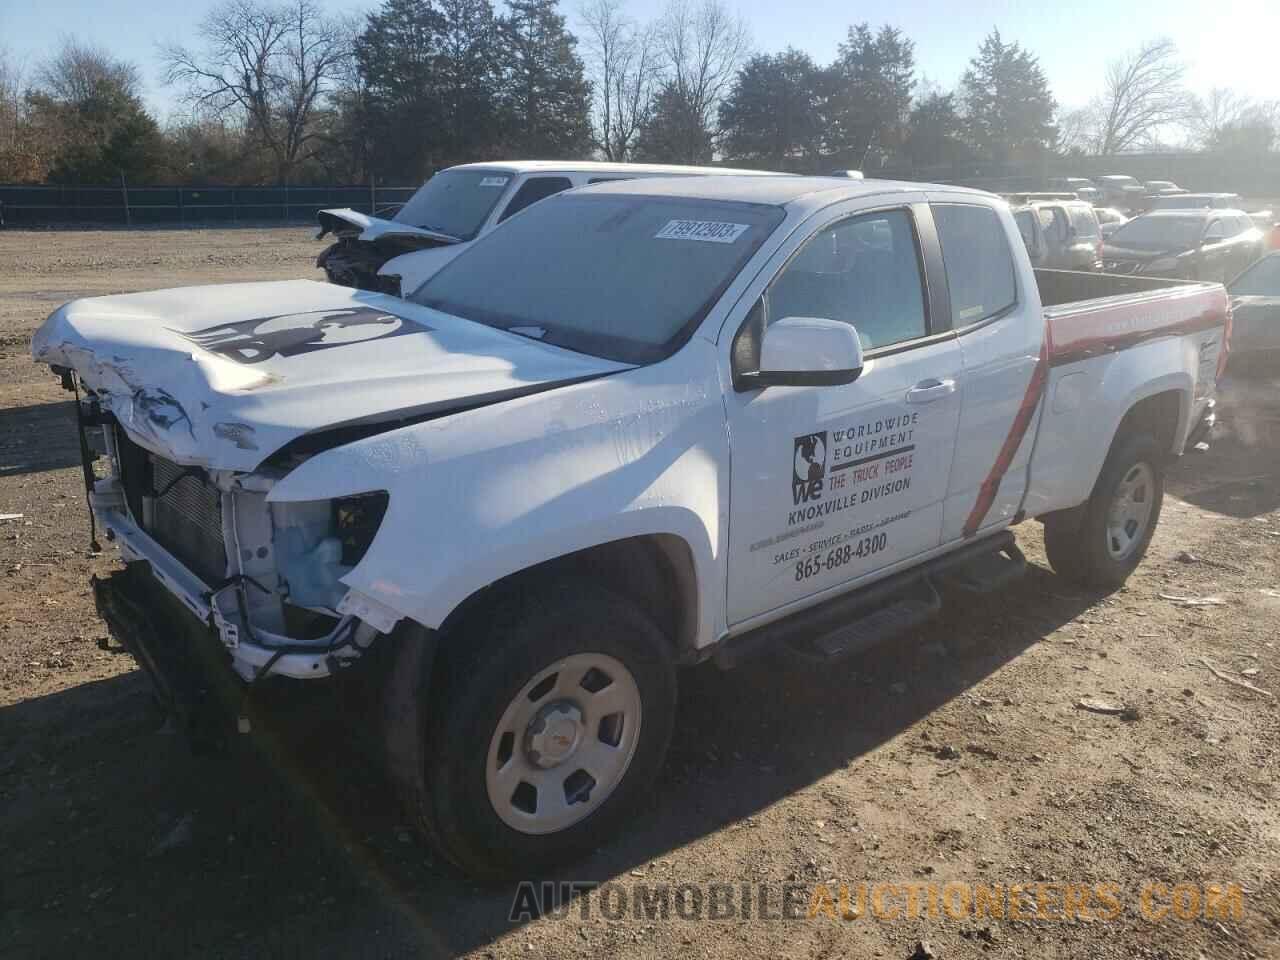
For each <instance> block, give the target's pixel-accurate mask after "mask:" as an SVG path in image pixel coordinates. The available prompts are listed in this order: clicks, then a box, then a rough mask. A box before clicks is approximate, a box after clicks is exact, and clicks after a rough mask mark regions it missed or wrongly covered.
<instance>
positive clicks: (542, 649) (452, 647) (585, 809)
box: [411, 583, 676, 878]
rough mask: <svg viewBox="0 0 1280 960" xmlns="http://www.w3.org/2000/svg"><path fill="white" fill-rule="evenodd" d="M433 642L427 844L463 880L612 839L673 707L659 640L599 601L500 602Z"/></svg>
mask: <svg viewBox="0 0 1280 960" xmlns="http://www.w3.org/2000/svg"><path fill="white" fill-rule="evenodd" d="M488 606H489V607H490V608H491V609H490V611H489V612H487V613H486V614H484V615H482V616H480V617H472V618H470V619H469V622H468V623H467V624H465V625H464V626H463V627H462V628H461V629H460V630H458V631H452V632H451V634H452V635H450V636H448V637H446V638H444V645H443V647H442V649H441V652H440V657H441V661H440V662H439V666H440V668H441V670H442V674H443V676H442V682H441V684H440V685H439V686H437V687H436V688H435V690H434V691H433V695H434V696H435V697H436V698H437V700H436V702H435V703H433V704H431V705H430V706H429V710H430V714H431V719H430V721H429V723H428V731H429V732H428V738H427V740H428V742H427V747H426V763H425V774H426V776H425V783H426V787H425V790H424V791H423V792H422V793H420V794H418V795H417V796H415V797H413V798H411V799H412V800H413V804H414V807H415V812H416V813H417V815H418V817H419V821H420V823H421V825H422V826H423V828H424V831H425V832H426V833H427V835H428V837H429V839H431V840H432V841H433V843H435V845H436V846H437V847H439V848H440V850H441V852H442V853H444V855H445V856H446V857H447V858H448V859H450V860H451V861H453V862H454V863H455V864H457V865H458V866H459V867H461V868H462V869H464V870H466V871H467V872H468V873H471V874H472V875H475V876H478V877H490V878H492V877H498V876H503V875H508V874H510V873H511V872H512V871H513V870H514V869H517V868H519V869H520V870H522V871H544V870H547V869H551V868H553V867H556V866H559V865H560V864H563V863H566V862H568V861H570V860H572V859H574V858H576V857H579V856H581V855H583V854H585V853H587V852H589V851H590V850H592V849H594V848H595V847H597V846H599V845H600V844H601V843H603V842H605V841H606V840H607V839H608V838H609V837H610V836H612V835H613V834H614V833H616V832H617V831H618V830H619V829H620V828H621V827H622V825H623V824H624V823H625V822H626V820H627V819H628V818H629V817H630V816H632V814H633V811H634V808H635V804H636V802H637V801H638V800H639V799H640V798H641V797H642V796H643V795H644V793H646V792H647V791H648V790H649V789H650V788H652V786H653V784H654V782H655V780H656V779H657V776H658V773H659V771H660V769H661V766H662V761H663V757H664V755H665V753H666V749H667V744H668V741H669V740H670V736H671V728H672V722H673V715H674V710H675V700H676V681H675V670H674V666H673V664H672V662H671V657H670V655H669V652H668V647H667V641H666V639H665V638H664V637H663V636H662V635H661V633H660V632H659V631H658V629H657V628H656V627H655V626H654V625H653V624H652V622H650V621H649V620H648V618H647V617H645V616H644V615H643V614H642V613H641V612H640V611H639V610H637V609H636V608H635V607H634V606H633V605H632V604H630V603H628V602H627V601H625V600H623V599H621V598H619V597H616V596H614V595H612V594H609V593H604V592H601V591H591V592H588V591H585V590H577V591H573V590H571V589H570V588H569V587H568V585H564V584H558V583H543V584H541V585H539V586H538V588H537V589H536V590H532V589H523V590H520V591H510V592H506V593H504V594H502V595H500V596H498V597H495V600H494V601H493V602H492V603H491V604H490V605H488Z"/></svg>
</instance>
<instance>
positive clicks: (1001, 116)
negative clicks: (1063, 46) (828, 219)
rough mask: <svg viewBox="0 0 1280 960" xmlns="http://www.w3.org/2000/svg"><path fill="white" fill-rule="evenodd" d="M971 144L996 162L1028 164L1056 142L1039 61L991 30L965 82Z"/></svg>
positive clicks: (1052, 106) (1052, 107) (1051, 106)
mask: <svg viewBox="0 0 1280 960" xmlns="http://www.w3.org/2000/svg"><path fill="white" fill-rule="evenodd" d="M961 90H962V93H963V99H964V107H965V132H966V134H967V136H968V139H969V142H970V144H971V145H972V146H973V147H974V148H975V149H976V150H978V151H979V152H980V153H981V154H982V155H983V156H985V157H987V158H988V159H990V160H994V161H996V162H997V163H1008V162H1009V161H1010V160H1014V159H1029V158H1031V157H1034V156H1037V155H1039V154H1041V153H1043V152H1044V151H1046V150H1048V149H1049V148H1050V146H1051V145H1052V144H1053V142H1054V138H1055V135H1056V131H1055V130H1054V127H1053V112H1054V110H1055V109H1057V103H1056V102H1055V101H1054V99H1053V95H1052V94H1051V93H1050V92H1049V82H1048V81H1047V80H1046V79H1045V75H1044V71H1043V70H1041V69H1040V62H1039V60H1037V59H1036V57H1034V56H1032V55H1031V54H1030V53H1029V52H1027V51H1025V50H1023V49H1022V48H1021V47H1020V46H1018V44H1016V43H1005V42H1004V40H1003V39H1002V38H1001V36H1000V31H999V30H992V31H991V33H990V34H989V35H988V36H987V38H986V39H985V40H984V41H983V42H982V48H981V49H980V50H979V51H978V55H977V56H976V57H974V58H973V59H972V60H970V61H969V69H968V70H966V71H965V74H964V79H963V80H962V81H961Z"/></svg>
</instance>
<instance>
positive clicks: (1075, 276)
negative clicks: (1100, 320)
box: [1035, 269, 1205, 312]
mask: <svg viewBox="0 0 1280 960" xmlns="http://www.w3.org/2000/svg"><path fill="white" fill-rule="evenodd" d="M1035 275H1036V286H1037V287H1039V289H1040V303H1041V305H1042V306H1043V307H1044V308H1045V310H1046V312H1047V311H1048V310H1049V309H1050V308H1051V307H1071V306H1076V305H1078V304H1080V303H1081V302H1082V301H1085V300H1102V299H1106V298H1111V297H1123V296H1128V295H1130V294H1146V293H1151V292H1153V291H1156V290H1168V289H1171V288H1174V287H1187V286H1197V285H1200V286H1204V285H1205V284H1196V283H1195V282H1194V281H1191V280H1175V279H1172V278H1169V277H1136V276H1128V275H1124V276H1122V275H1120V274H1114V273H1084V272H1081V271H1077V270H1041V269H1037V270H1036V271H1035Z"/></svg>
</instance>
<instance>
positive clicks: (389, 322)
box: [174, 307, 431, 363]
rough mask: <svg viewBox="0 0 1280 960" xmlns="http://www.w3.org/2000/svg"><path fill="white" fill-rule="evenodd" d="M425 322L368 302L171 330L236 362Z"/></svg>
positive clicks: (422, 329)
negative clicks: (367, 305) (359, 304)
mask: <svg viewBox="0 0 1280 960" xmlns="http://www.w3.org/2000/svg"><path fill="white" fill-rule="evenodd" d="M430 330H431V328H430V327H428V326H424V325H423V324H420V323H415V322H414V321H412V320H408V319H406V318H405V317H399V316H396V315H395V314H393V313H387V312H386V311H384V310H374V309H372V308H371V307H345V308H339V309H334V310H311V311H308V312H306V313H282V314H279V315H277V316H274V317H257V318H255V319H253V320H239V321H236V322H235V323H220V324H218V325H217V326H216V327H206V328H204V329H203V330H193V331H191V332H190V333H185V332H183V331H181V330H175V331H174V333H177V334H179V335H180V336H182V337H184V338H186V339H187V340H190V341H191V342H192V343H194V344H195V345H196V346H198V347H202V348H204V349H205V350H208V351H209V352H210V353H217V354H221V355H222V356H224V357H227V358H228V359H231V360H234V361H236V362H237V363H263V362H264V361H267V360H270V359H271V358H273V357H293V356H296V355H298V354H300V353H311V352H312V351H315V350H327V349H329V348H330V347H342V346H347V345H349V344H353V343H364V342H366V341H368V340H382V339H385V338H386V337H394V336H401V335H403V334H407V333H428V332H430Z"/></svg>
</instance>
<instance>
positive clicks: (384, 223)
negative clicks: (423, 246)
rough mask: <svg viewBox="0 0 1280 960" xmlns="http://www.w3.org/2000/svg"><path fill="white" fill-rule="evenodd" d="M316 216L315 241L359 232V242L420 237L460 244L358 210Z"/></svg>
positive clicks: (346, 209)
mask: <svg viewBox="0 0 1280 960" xmlns="http://www.w3.org/2000/svg"><path fill="white" fill-rule="evenodd" d="M316 216H317V219H318V220H319V221H320V232H319V233H318V234H317V235H316V239H317V240H319V239H320V238H321V237H323V236H324V235H325V234H326V233H339V232H347V231H350V230H359V231H360V233H359V234H358V236H359V239H361V240H377V239H378V238H379V237H421V238H422V239H424V240H433V241H435V242H436V243H446V244H447V243H458V242H460V241H459V240H458V238H457V237H451V236H449V234H447V233H440V232H438V231H436V230H426V229H424V228H422V227H415V226H413V225H412V224H409V223H397V222H396V221H395V220H383V219H382V218H381V217H371V216H369V215H368V214H367V213H360V212H359V211H358V210H352V209H350V208H348V207H343V208H341V209H337V210H321V211H320V212H319V213H318V214H317V215H316Z"/></svg>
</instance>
